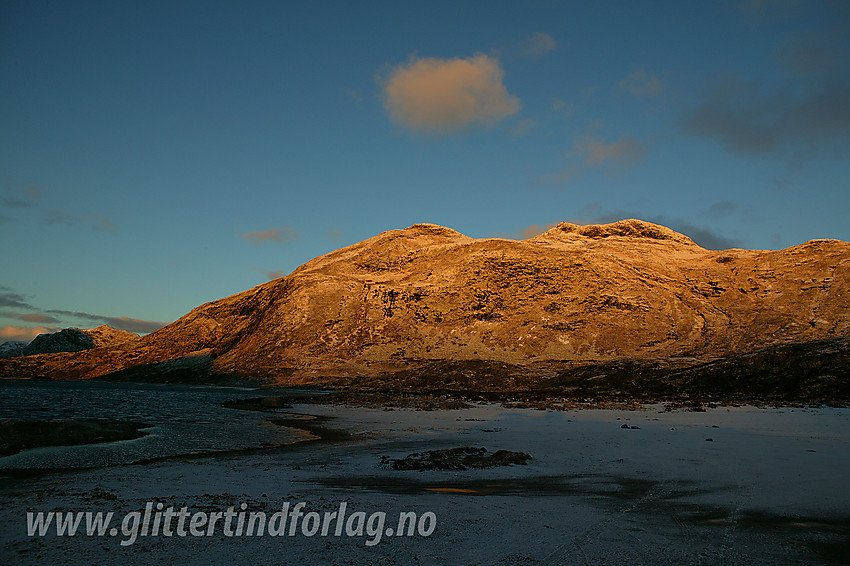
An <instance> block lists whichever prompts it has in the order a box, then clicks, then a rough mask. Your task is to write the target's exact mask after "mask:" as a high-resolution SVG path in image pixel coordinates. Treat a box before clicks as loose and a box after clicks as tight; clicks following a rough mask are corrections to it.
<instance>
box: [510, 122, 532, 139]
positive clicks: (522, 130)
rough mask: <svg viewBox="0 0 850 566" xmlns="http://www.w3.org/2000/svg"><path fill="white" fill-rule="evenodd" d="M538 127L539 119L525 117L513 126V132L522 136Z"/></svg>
mask: <svg viewBox="0 0 850 566" xmlns="http://www.w3.org/2000/svg"><path fill="white" fill-rule="evenodd" d="M536 127H537V120H536V119H534V118H523V119H522V120H520V121H518V122H517V123H516V124H515V125H514V127H513V128H511V134H513V135H515V136H518V137H522V136H524V135H525V134H527V133H528V132H530V131H531V130H533V129H534V128H536Z"/></svg>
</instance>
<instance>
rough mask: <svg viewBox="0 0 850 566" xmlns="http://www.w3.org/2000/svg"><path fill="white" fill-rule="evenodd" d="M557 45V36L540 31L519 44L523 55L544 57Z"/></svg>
mask: <svg viewBox="0 0 850 566" xmlns="http://www.w3.org/2000/svg"><path fill="white" fill-rule="evenodd" d="M556 47H557V42H556V41H555V38H554V37H552V36H551V35H549V34H548V33H543V32H542V31H539V32H537V33H533V34H531V35H529V36H528V37H526V38H525V39H523V40H522V41H521V42H520V44H519V50H518V51H519V54H520V55H521V56H522V57H542V56H543V55H546V54H547V53H549V52H550V51H554V50H555V48H556Z"/></svg>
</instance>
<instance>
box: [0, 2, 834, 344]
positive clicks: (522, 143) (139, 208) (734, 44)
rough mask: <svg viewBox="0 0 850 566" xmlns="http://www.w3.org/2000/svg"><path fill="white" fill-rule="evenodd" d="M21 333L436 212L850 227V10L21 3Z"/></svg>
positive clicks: (712, 5)
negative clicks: (849, 219) (849, 220)
mask: <svg viewBox="0 0 850 566" xmlns="http://www.w3.org/2000/svg"><path fill="white" fill-rule="evenodd" d="M0 84H2V88H0V257H2V267H0V286H2V287H0V340H5V339H11V338H18V339H29V338H31V337H32V336H33V335H35V334H37V333H38V332H41V331H45V329H54V328H61V327H67V326H79V327H83V328H85V327H93V326H97V325H99V324H101V323H109V324H111V325H113V326H116V327H119V328H125V329H128V330H133V331H137V332H145V331H150V330H152V329H153V328H155V327H157V326H158V325H159V324H162V323H167V322H171V321H173V320H175V319H177V318H178V317H180V316H182V315H183V314H185V313H186V312H188V311H189V310H191V309H192V308H194V307H195V306H197V305H199V304H201V303H203V302H206V301H209V300H213V299H217V298H220V297H223V296H226V295H230V294H233V293H236V292H240V291H242V290H245V289H247V288H250V287H252V286H254V285H257V284H260V283H262V282H265V281H267V280H269V278H274V277H278V276H281V275H283V274H286V273H289V272H290V271H292V270H293V269H294V268H296V267H297V266H298V265H300V264H302V263H304V262H305V261H308V260H309V259H311V258H313V257H315V256H317V255H320V254H322V253H326V252H328V251H331V250H333V249H336V248H338V247H341V246H344V245H347V244H351V243H354V242H357V241H360V240H362V239H365V238H368V237H371V236H373V235H375V234H377V233H379V232H382V231H384V230H388V229H392V228H403V227H407V226H409V225H411V224H415V223H417V222H433V223H437V224H442V225H445V226H449V227H452V228H454V229H456V230H458V231H460V232H462V233H464V234H467V235H469V236H473V237H488V236H501V237H512V238H522V237H528V236H530V235H534V234H535V233H537V232H539V231H541V230H543V229H544V228H545V227H547V226H548V225H550V224H553V223H557V222H559V221H565V220H566V221H574V222H582V223H591V222H609V221H614V220H618V219H620V218H626V217H637V218H642V219H645V220H650V221H654V222H659V223H663V224H666V225H668V226H670V227H672V228H674V229H677V230H679V231H681V232H684V233H686V234H688V235H689V236H691V237H692V238H694V239H695V240H696V241H697V242H698V243H701V244H702V245H704V246H706V247H710V248H715V249H719V248H726V247H733V246H734V247H745V248H759V249H777V248H782V247H787V246H791V245H795V244H799V243H802V242H804V241H807V240H810V239H814V238H837V239H842V240H850V222H848V221H847V219H848V218H849V217H850V159H848V157H850V151H848V150H850V3H848V2H843V1H834V2H833V1H816V0H813V1H805V2H803V1H800V2H795V1H793V0H784V1H782V0H776V1H769V0H748V1H741V2H737V1H717V2H714V1H712V2H709V1H698V2H683V1H680V0H676V1H670V2H635V1H623V2H617V1H606V2H569V1H561V2H520V1H515V2H493V1H487V2H437V1H429V2H397V1H394V2H341V1H340V2H322V1H314V2H303V3H302V2H225V1H223V2H213V1H195V2H181V1H169V2H155V1H148V2H122V1H108V2H86V1H75V2H65V1H59V2H44V1H38V0H35V1H33V0H29V1H25V2H16V1H6V2H4V3H3V4H2V5H0Z"/></svg>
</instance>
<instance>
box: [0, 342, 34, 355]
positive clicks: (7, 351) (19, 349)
mask: <svg viewBox="0 0 850 566" xmlns="http://www.w3.org/2000/svg"><path fill="white" fill-rule="evenodd" d="M26 347H27V343H26V342H23V341H21V340H8V341H6V342H3V343H2V344H0V358H12V357H14V356H20V355H22V354H23V353H24V348H26Z"/></svg>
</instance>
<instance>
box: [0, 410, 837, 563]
mask: <svg viewBox="0 0 850 566" xmlns="http://www.w3.org/2000/svg"><path fill="white" fill-rule="evenodd" d="M659 408H660V407H654V409H656V410H654V411H653V410H652V408H647V409H646V410H642V411H625V410H612V409H601V410H592V411H591V410H571V411H539V410H533V409H504V408H502V407H500V406H497V405H493V404H490V405H481V406H476V407H471V408H467V409H458V410H434V411H421V410H415V409H397V410H384V409H364V408H358V407H341V406H338V405H317V404H303V403H302V404H296V405H294V406H293V407H292V408H291V411H293V413H292V415H288V414H284V413H271V414H270V415H269V416H270V417H271V418H275V419H277V418H280V419H282V420H283V421H286V423H287V424H286V426H291V425H295V426H298V427H301V428H303V427H304V425H305V424H306V425H307V427H309V428H311V429H313V431H312V433H315V434H314V436H316V437H317V438H316V440H314V441H308V442H298V443H295V444H292V445H288V446H287V447H285V448H284V449H281V450H275V449H272V450H264V451H259V452H255V453H242V454H234V453H229V454H228V453H223V454H218V455H214V456H213V457H210V456H187V457H185V458H177V459H175V458H169V459H164V460H160V461H156V462H149V463H145V464H132V465H122V466H115V467H108V468H96V469H84V470H73V471H69V472H67V473H62V474H43V475H39V476H37V477H27V478H18V479H17V481H14V482H11V483H8V484H6V485H4V486H2V487H0V506H2V508H4V509H6V510H7V511H6V512H5V513H3V514H2V515H0V543H2V544H3V546H4V547H5V548H8V549H9V551H10V552H11V556H13V557H14V558H15V559H17V561H18V562H20V563H24V564H28V563H32V564H35V563H43V562H45V561H51V560H58V561H61V560H62V559H67V558H68V557H69V556H74V559H75V560H79V561H81V562H82V561H85V562H98V563H107V564H109V563H115V564H117V563H119V562H120V561H122V560H126V558H127V556H142V555H144V556H145V557H146V559H148V560H160V561H167V560H176V561H182V562H185V563H188V564H202V563H209V562H210V561H220V560H222V559H225V558H226V559H231V558H232V559H237V557H239V559H242V560H244V559H246V558H249V559H251V560H268V559H270V558H272V557H275V556H280V554H279V553H280V552H285V556H286V557H287V558H286V560H291V561H293V562H297V561H299V560H300V561H307V560H311V561H316V560H318V561H322V562H325V563H341V562H346V561H347V562H350V563H355V564H359V563H374V562H376V561H378V562H380V561H385V562H387V563H394V561H395V563H410V562H411V561H419V562H425V563H435V562H448V563H468V564H495V563H502V564H508V563H522V564H554V563H562V564H573V563H575V564H586V563H597V562H602V563H611V562H631V563H659V562H661V563H693V564H698V563H706V562H750V563H756V564H761V563H764V564H768V563H771V562H773V563H776V562H779V563H783V562H788V561H794V560H797V561H803V562H806V563H814V564H829V563H833V562H835V557H836V556H843V555H846V554H841V553H844V552H845V551H846V550H850V548H848V544H847V543H846V542H845V541H846V540H848V539H847V536H846V535H847V534H850V516H848V514H847V511H846V510H847V509H848V508H850V494H848V493H847V492H846V490H843V489H842V488H843V487H844V482H843V479H842V478H843V477H844V473H845V472H846V469H847V466H848V465H850V452H849V451H848V450H847V447H848V446H850V411H847V410H846V409H829V408H820V409H809V408H804V409H758V408H753V407H737V408H736V407H729V408H714V409H708V410H707V411H706V412H688V411H672V412H671V411H667V412H665V411H659V410H658V409H659ZM303 413H309V415H310V417H309V418H305V417H304V416H302V415H303ZM329 423H333V424H332V426H327V425H328V424H329ZM624 424H628V428H623V425H624ZM715 427H716V428H715ZM328 431H331V432H328ZM339 431H344V434H346V435H349V438H350V439H351V440H352V441H351V442H349V441H342V442H337V441H335V440H333V439H332V438H328V437H327V435H328V434H330V435H331V437H333V436H335V435H336V433H337V432H339ZM312 433H311V434H312ZM321 435H324V436H325V440H322V438H321ZM708 438H711V439H712V441H711V442H708V441H707V439H708ZM459 446H481V447H486V448H487V449H488V450H489V451H490V452H495V451H496V450H500V449H505V450H514V451H516V450H521V451H523V452H527V453H528V454H530V455H531V456H532V458H531V459H530V460H529V461H528V462H527V463H526V464H525V465H511V466H503V467H496V468H488V469H468V470H456V471H455V470H424V471H410V470H402V471H398V470H391V469H388V468H386V467H383V466H381V461H382V458H383V457H391V458H403V457H405V456H407V455H409V454H412V453H418V452H422V451H426V450H433V449H444V448H455V447H459ZM792 486H793V489H791V487H792ZM148 501H155V502H156V501H159V502H163V503H164V504H166V505H174V506H175V507H179V506H184V505H185V506H188V507H189V508H191V509H193V510H196V509H205V510H210V511H219V510H220V511H224V510H225V509H227V508H228V507H229V506H235V507H237V508H238V506H239V505H240V504H242V503H244V504H246V505H247V507H248V508H249V509H251V510H262V511H267V512H272V511H274V510H275V509H278V510H279V509H280V506H281V503H282V502H286V501H288V502H291V503H293V504H294V503H295V502H297V501H304V502H306V504H307V505H308V509H318V510H332V509H335V508H336V506H338V505H339V502H340V501H344V502H347V504H348V506H349V508H350V509H352V510H354V509H356V510H363V511H365V512H369V513H371V512H373V511H377V510H384V511H386V512H388V513H394V512H397V511H399V510H414V511H417V512H419V513H422V512H425V511H431V512H433V513H435V514H436V516H437V517H438V518H439V522H438V528H437V530H436V531H435V533H434V535H432V536H431V537H428V538H415V537H414V538H410V539H408V538H390V539H385V540H383V541H381V543H380V544H378V545H376V546H374V547H369V546H365V545H364V543H363V540H362V539H357V538H356V537H355V538H346V537H342V538H334V537H330V538H319V537H305V536H296V537H292V538H289V537H288V538H286V540H285V541H279V540H277V539H274V538H270V537H255V538H244V537H243V538H239V539H227V538H226V537H222V536H216V537H204V538H195V539H188V538H187V539H169V538H162V537H159V538H157V537H147V538H140V539H139V540H138V541H137V542H135V544H134V545H133V546H132V547H129V548H127V549H125V550H124V552H121V553H111V551H114V550H115V549H116V548H121V547H119V545H118V540H117V539H111V538H109V537H107V538H105V539H101V538H98V537H74V538H68V537H55V536H52V537H50V536H48V537H43V538H42V537H36V538H32V537H27V536H26V533H25V532H24V531H23V527H24V520H23V515H24V510H28V511H38V510H63V509H83V510H86V509H92V510H98V509H103V510H115V511H116V512H117V513H119V514H120V513H125V512H127V511H132V510H137V509H141V508H143V507H144V506H145V502H148ZM470 541H475V544H474V545H471V544H470ZM283 549H285V550H283ZM127 552H129V553H131V554H129V555H126V553H127ZM137 553H142V554H137Z"/></svg>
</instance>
